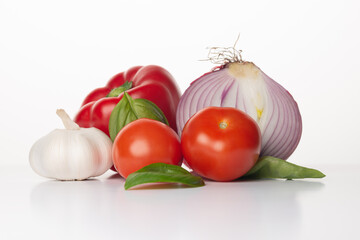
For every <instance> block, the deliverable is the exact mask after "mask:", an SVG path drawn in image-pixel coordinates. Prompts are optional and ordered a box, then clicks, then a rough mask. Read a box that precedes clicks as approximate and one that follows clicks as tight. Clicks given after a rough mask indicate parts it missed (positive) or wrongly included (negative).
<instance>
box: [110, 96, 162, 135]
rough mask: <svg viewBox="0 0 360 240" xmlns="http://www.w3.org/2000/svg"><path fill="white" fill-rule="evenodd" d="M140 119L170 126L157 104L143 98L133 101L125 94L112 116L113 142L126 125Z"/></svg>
mask: <svg viewBox="0 0 360 240" xmlns="http://www.w3.org/2000/svg"><path fill="white" fill-rule="evenodd" d="M139 118H150V119H154V120H158V121H160V122H163V123H165V124H167V125H169V123H168V121H167V119H166V117H165V115H164V113H163V112H162V111H161V110H160V108H159V107H158V106H156V104H155V103H153V102H151V101H149V100H146V99H142V98H138V99H133V98H132V97H130V95H129V94H128V93H127V92H125V93H124V96H123V98H122V99H121V100H120V101H119V103H118V104H117V105H116V106H115V108H114V109H113V111H112V112H111V115H110V120H109V133H110V138H111V140H112V141H114V140H115V137H116V135H117V134H118V133H119V131H120V130H121V129H122V128H123V127H125V125H126V124H128V123H130V122H132V121H135V120H137V119H139Z"/></svg>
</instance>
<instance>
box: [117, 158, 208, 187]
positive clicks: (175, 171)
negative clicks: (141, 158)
mask: <svg viewBox="0 0 360 240" xmlns="http://www.w3.org/2000/svg"><path fill="white" fill-rule="evenodd" d="M155 182H166V183H182V184H185V185H188V186H191V187H200V186H204V185H205V183H204V181H203V179H202V178H201V177H198V176H194V175H192V174H191V173H189V172H188V171H186V170H185V169H184V168H182V167H179V166H176V165H171V164H166V163H153V164H150V165H148V166H145V167H143V168H142V169H140V170H138V171H136V172H133V173H132V174H130V175H129V176H128V177H127V179H126V182H125V186H124V187H125V190H127V189H129V188H131V187H134V186H136V185H140V184H144V183H155Z"/></svg>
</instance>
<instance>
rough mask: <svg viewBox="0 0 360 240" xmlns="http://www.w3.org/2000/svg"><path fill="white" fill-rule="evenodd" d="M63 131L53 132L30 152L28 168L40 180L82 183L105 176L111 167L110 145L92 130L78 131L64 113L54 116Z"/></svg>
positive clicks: (108, 140)
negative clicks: (36, 174)
mask: <svg viewBox="0 0 360 240" xmlns="http://www.w3.org/2000/svg"><path fill="white" fill-rule="evenodd" d="M56 113H57V114H58V115H59V117H60V118H61V119H62V121H63V123H64V126H65V128H66V129H56V130H54V131H52V132H51V133H49V134H48V135H46V136H44V137H43V138H41V139H40V140H38V141H37V142H36V143H35V144H34V145H33V146H32V148H31V150H30V165H31V167H32V169H33V170H34V171H35V172H36V173H38V174H39V175H41V176H44V177H48V178H55V179H59V180H82V179H86V178H89V177H95V176H99V175H101V174H103V173H104V172H106V171H107V170H108V169H109V168H110V167H111V165H112V159H111V147H112V142H111V140H110V138H109V137H108V136H106V134H104V133H103V132H101V131H100V130H99V129H96V128H80V127H79V126H78V125H77V124H76V123H74V122H73V121H72V120H71V119H70V118H69V116H68V115H67V114H66V113H65V111H64V110H62V109H60V110H57V112H56Z"/></svg>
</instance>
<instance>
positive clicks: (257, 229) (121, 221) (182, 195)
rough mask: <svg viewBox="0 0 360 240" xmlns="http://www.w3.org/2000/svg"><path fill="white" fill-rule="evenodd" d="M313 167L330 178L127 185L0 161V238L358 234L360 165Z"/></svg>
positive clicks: (115, 178) (319, 236) (110, 174)
mask: <svg viewBox="0 0 360 240" xmlns="http://www.w3.org/2000/svg"><path fill="white" fill-rule="evenodd" d="M316 167H318V168H319V169H320V170H322V171H323V172H324V173H325V174H327V177H325V178H324V179H322V180H294V181H283V180H260V181H237V182H231V183H218V182H210V181H207V182H206V186H205V187H201V188H186V187H183V186H176V185H172V184H157V185H147V186H144V187H140V188H139V187H138V188H137V189H133V190H129V191H125V190H124V188H123V184H124V180H123V179H122V178H120V177H118V175H116V174H114V173H113V172H111V171H108V172H107V173H106V174H105V175H103V176H101V177H99V178H96V179H91V180H87V181H78V182H60V181H54V180H48V179H45V178H42V177H39V176H37V175H36V174H35V173H34V172H32V170H31V169H30V167H25V166H23V167H10V166H0V189H1V192H2V194H1V197H0V201H1V204H0V226H1V231H0V239H24V238H30V239H345V238H347V239H356V238H357V236H358V233H357V227H358V224H359V220H358V216H357V215H358V214H359V213H360V211H359V210H360V207H359V202H360V188H359V183H360V175H359V174H358V172H359V171H360V165H351V166H350V165H348V166H346V165H342V166H335V165H329V166H321V165H319V166H316Z"/></svg>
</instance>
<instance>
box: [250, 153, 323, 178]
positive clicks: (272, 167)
mask: <svg viewBox="0 0 360 240" xmlns="http://www.w3.org/2000/svg"><path fill="white" fill-rule="evenodd" d="M244 177H245V178H252V179H256V178H285V179H295V178H323V177H325V175H324V174H323V173H322V172H320V171H318V170H316V169H312V168H306V167H301V166H298V165H295V164H293V163H289V162H287V161H284V160H282V159H279V158H274V157H262V158H260V159H259V161H258V162H257V163H256V165H255V166H254V167H253V168H252V169H251V170H250V171H249V172H247V173H246V174H245V175H244Z"/></svg>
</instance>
